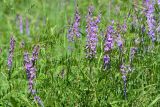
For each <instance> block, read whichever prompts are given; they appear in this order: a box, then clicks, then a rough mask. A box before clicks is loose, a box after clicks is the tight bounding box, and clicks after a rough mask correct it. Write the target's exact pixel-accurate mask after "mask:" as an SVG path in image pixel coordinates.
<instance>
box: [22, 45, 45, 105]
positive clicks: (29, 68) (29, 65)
mask: <svg viewBox="0 0 160 107" xmlns="http://www.w3.org/2000/svg"><path fill="white" fill-rule="evenodd" d="M39 50H40V47H39V45H38V46H35V47H34V50H33V52H32V57H31V58H29V54H28V52H25V53H24V67H25V70H26V74H27V79H28V82H29V83H28V84H29V91H30V93H31V94H32V95H33V96H34V99H35V100H36V101H37V102H38V104H39V105H41V106H42V107H43V103H42V101H41V99H40V98H39V97H38V96H36V90H34V79H35V78H36V68H35V62H36V60H37V59H38V53H39Z"/></svg>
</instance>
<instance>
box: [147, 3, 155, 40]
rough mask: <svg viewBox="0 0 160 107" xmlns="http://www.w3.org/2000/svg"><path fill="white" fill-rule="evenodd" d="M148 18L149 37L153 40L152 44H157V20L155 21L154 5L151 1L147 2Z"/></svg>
mask: <svg viewBox="0 0 160 107" xmlns="http://www.w3.org/2000/svg"><path fill="white" fill-rule="evenodd" d="M146 7H147V11H146V17H147V24H148V35H149V37H150V38H151V39H152V42H155V40H156V37H155V23H156V21H155V19H154V11H155V10H154V3H153V1H151V0H146Z"/></svg>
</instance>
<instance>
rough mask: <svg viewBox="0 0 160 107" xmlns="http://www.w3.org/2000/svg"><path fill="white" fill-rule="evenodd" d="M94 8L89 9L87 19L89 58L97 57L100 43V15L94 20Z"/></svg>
mask: <svg viewBox="0 0 160 107" xmlns="http://www.w3.org/2000/svg"><path fill="white" fill-rule="evenodd" d="M92 14H93V7H89V9H88V15H87V17H86V22H87V26H86V32H87V44H86V52H87V58H90V59H92V58H94V57H95V55H96V46H97V42H98V37H97V33H98V23H100V15H98V17H96V18H95V19H93V16H92Z"/></svg>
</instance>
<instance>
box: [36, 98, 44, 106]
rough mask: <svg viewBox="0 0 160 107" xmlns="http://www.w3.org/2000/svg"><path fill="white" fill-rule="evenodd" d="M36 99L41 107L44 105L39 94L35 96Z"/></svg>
mask: <svg viewBox="0 0 160 107" xmlns="http://www.w3.org/2000/svg"><path fill="white" fill-rule="evenodd" d="M34 100H35V101H36V102H38V104H39V105H40V106H41V107H44V105H43V102H42V101H41V98H40V97H39V96H35V97H34Z"/></svg>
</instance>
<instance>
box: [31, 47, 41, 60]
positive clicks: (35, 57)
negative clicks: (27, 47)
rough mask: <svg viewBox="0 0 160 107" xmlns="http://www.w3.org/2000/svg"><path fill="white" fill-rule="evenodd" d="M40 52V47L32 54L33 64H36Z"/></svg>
mask: <svg viewBox="0 0 160 107" xmlns="http://www.w3.org/2000/svg"><path fill="white" fill-rule="evenodd" d="M39 50H40V47H39V45H37V46H35V47H34V50H33V52H32V61H33V62H35V61H36V60H37V59H38V54H39Z"/></svg>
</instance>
